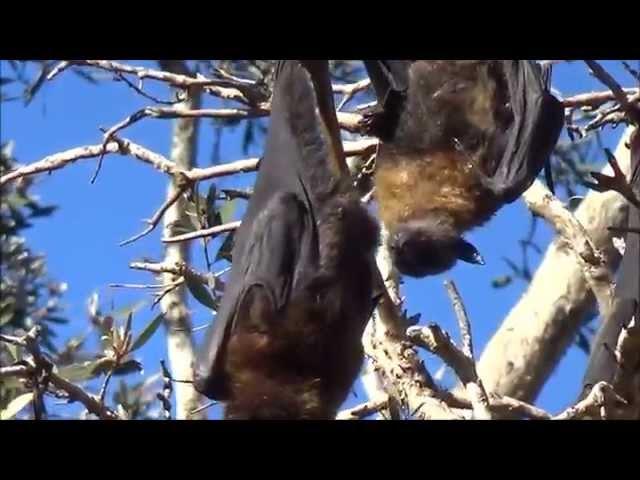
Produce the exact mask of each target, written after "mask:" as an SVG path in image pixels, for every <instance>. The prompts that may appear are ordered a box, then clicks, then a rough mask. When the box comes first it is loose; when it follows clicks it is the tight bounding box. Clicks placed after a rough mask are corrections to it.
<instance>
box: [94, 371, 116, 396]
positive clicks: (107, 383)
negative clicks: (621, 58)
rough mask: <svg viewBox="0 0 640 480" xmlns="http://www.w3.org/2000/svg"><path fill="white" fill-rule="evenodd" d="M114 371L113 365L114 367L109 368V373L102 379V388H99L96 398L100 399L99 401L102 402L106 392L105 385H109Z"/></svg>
mask: <svg viewBox="0 0 640 480" xmlns="http://www.w3.org/2000/svg"><path fill="white" fill-rule="evenodd" d="M114 371H115V366H114V368H111V369H109V373H107V376H106V377H105V379H104V383H103V384H102V388H100V395H99V396H98V398H99V399H100V402H101V403H104V397H105V395H106V394H107V387H109V382H110V381H111V377H112V376H113V372H114Z"/></svg>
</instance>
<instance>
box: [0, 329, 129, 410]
mask: <svg viewBox="0 0 640 480" xmlns="http://www.w3.org/2000/svg"><path fill="white" fill-rule="evenodd" d="M40 328H41V327H40V326H38V325H36V326H35V327H33V328H32V329H31V330H29V332H28V333H27V334H26V335H25V336H24V337H12V336H8V335H0V341H5V342H9V343H13V344H17V345H21V346H23V347H25V348H26V350H27V351H28V352H29V353H30V354H31V356H32V357H33V362H32V365H31V367H30V368H29V367H27V370H28V371H30V372H33V371H35V370H43V371H45V372H46V373H45V376H46V378H47V379H48V380H49V382H50V383H51V384H52V385H53V386H55V387H56V388H58V389H59V390H62V391H64V392H65V393H66V394H67V396H68V397H69V400H70V401H77V402H80V403H82V404H83V405H84V406H85V407H86V408H87V410H88V411H89V412H90V413H93V414H94V415H96V416H98V417H99V418H100V419H102V420H117V419H118V415H117V414H116V413H115V412H113V411H112V410H111V409H109V408H108V407H107V406H106V405H104V403H102V402H101V401H99V400H98V399H97V398H96V397H94V396H93V395H90V394H89V393H87V392H85V391H84V390H83V389H82V388H81V387H79V386H77V385H75V384H73V383H71V382H69V381H68V380H66V379H65V378H63V377H61V376H60V375H58V374H57V373H55V371H54V365H53V363H51V361H50V360H49V359H48V358H47V357H46V356H44V355H43V354H42V353H41V352H40V348H39V346H38V343H37V342H38V337H39V334H40ZM14 373H16V374H20V375H22V373H24V370H23V369H15V370H14Z"/></svg>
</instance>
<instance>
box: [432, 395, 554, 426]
mask: <svg viewBox="0 0 640 480" xmlns="http://www.w3.org/2000/svg"><path fill="white" fill-rule="evenodd" d="M488 395H489V398H490V399H491V401H490V403H489V408H490V409H491V412H492V413H494V414H495V417H497V418H504V417H506V418H512V417H513V416H514V415H515V416H517V417H518V418H530V419H533V420H551V418H552V417H551V414H549V413H548V412H546V411H544V410H542V409H541V408H538V407H536V406H534V405H531V404H529V403H526V402H523V401H522V400H518V399H516V398H513V397H507V396H501V395H498V394H496V393H493V392H491V393H489V394H488ZM442 398H443V400H444V401H445V402H447V404H448V405H449V406H451V407H453V408H473V406H472V404H471V401H470V400H469V399H467V398H466V397H461V396H459V395H458V394H457V393H455V392H444V393H443V396H442Z"/></svg>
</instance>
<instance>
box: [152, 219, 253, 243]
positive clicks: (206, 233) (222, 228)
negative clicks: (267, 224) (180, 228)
mask: <svg viewBox="0 0 640 480" xmlns="http://www.w3.org/2000/svg"><path fill="white" fill-rule="evenodd" d="M240 223H241V222H240V220H238V221H236V222H229V223H225V224H223V225H216V226H215V227H211V228H205V229H203V230H196V231H195V232H189V233H183V234H182V235H176V236H174V237H165V238H163V239H162V241H163V243H179V242H186V241H187V240H194V239H196V238H206V237H213V236H215V235H220V234H221V233H226V232H231V231H233V230H236V229H237V228H238V227H239V226H240Z"/></svg>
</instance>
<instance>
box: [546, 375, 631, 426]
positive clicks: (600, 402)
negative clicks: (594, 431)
mask: <svg viewBox="0 0 640 480" xmlns="http://www.w3.org/2000/svg"><path fill="white" fill-rule="evenodd" d="M615 402H618V403H621V404H623V405H626V404H627V401H626V400H625V399H624V398H622V397H620V396H619V395H618V394H617V393H616V392H615V390H614V389H613V387H612V386H611V385H609V384H608V383H606V382H598V383H597V384H596V385H594V387H593V388H592V389H591V392H590V393H589V395H587V397H586V398H585V399H584V400H581V401H580V402H578V403H576V404H575V405H573V406H571V407H569V408H567V409H566V410H565V411H564V412H562V413H560V414H559V415H556V416H555V417H553V420H573V419H578V418H583V417H586V416H588V415H592V414H594V413H595V412H599V414H600V418H602V419H606V418H607V410H608V409H609V408H610V406H611V405H613V404H614V403H615Z"/></svg>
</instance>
